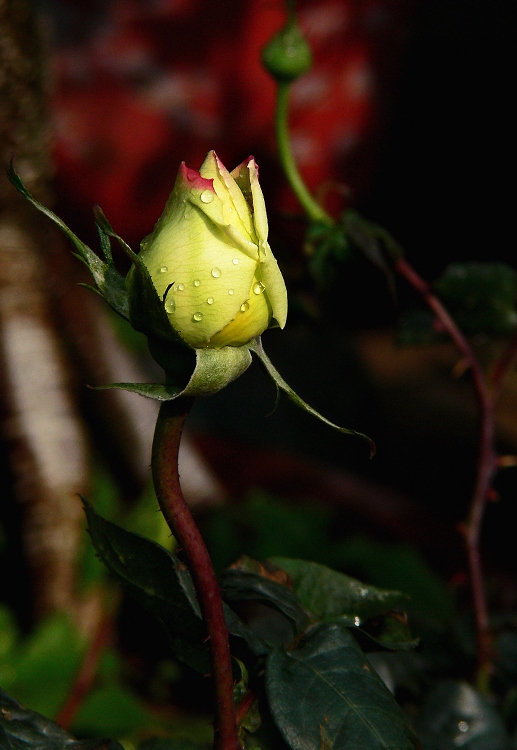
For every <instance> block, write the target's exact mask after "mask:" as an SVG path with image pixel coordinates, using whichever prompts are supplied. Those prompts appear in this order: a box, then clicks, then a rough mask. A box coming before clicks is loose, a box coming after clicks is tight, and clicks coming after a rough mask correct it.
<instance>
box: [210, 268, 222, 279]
mask: <svg viewBox="0 0 517 750" xmlns="http://www.w3.org/2000/svg"><path fill="white" fill-rule="evenodd" d="M220 275H221V269H220V268H212V276H213V277H214V279H218V278H219V276H220Z"/></svg>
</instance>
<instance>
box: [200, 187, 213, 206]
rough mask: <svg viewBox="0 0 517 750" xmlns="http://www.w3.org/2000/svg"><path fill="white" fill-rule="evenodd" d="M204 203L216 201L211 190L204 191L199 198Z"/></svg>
mask: <svg viewBox="0 0 517 750" xmlns="http://www.w3.org/2000/svg"><path fill="white" fill-rule="evenodd" d="M199 197H200V198H201V200H202V202H203V203H212V201H213V200H214V194H213V193H212V191H211V190H203V192H202V193H201V195H200V196H199Z"/></svg>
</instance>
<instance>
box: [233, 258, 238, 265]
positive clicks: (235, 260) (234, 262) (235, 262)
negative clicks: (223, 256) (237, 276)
mask: <svg viewBox="0 0 517 750" xmlns="http://www.w3.org/2000/svg"><path fill="white" fill-rule="evenodd" d="M232 263H233V265H234V266H238V265H239V259H238V258H234V259H233V260H232Z"/></svg>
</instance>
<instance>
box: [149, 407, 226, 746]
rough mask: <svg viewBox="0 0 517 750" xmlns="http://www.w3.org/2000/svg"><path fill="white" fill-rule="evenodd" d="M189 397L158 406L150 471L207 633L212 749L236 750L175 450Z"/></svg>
mask: <svg viewBox="0 0 517 750" xmlns="http://www.w3.org/2000/svg"><path fill="white" fill-rule="evenodd" d="M191 406H192V399H189V398H178V399H176V400H174V401H166V402H165V403H164V404H162V406H161V408H160V413H159V415H158V421H157V423H156V430H155V433H154V440H153V452H152V470H153V481H154V487H155V490H156V496H157V498H158V502H159V503H160V508H161V510H162V513H163V515H164V517H165V520H166V521H167V523H168V525H169V527H170V529H171V531H172V533H173V534H174V536H175V537H176V539H177V541H178V544H179V546H180V547H181V548H182V549H183V550H184V552H185V555H186V557H187V560H188V565H189V570H190V573H191V575H192V579H193V581H194V585H195V587H196V592H197V595H198V598H199V602H200V605H201V609H202V612H203V616H204V619H205V623H206V626H207V630H208V638H209V642H210V649H211V654H212V674H213V678H214V682H215V694H216V712H215V713H216V715H215V736H214V748H215V750H237V748H238V747H239V743H238V739H237V722H236V717H235V704H234V699H233V677H232V664H231V656H230V647H229V644H228V630H227V628H226V623H225V620H224V612H223V604H222V600H221V593H220V590H219V586H218V584H217V580H216V577H215V572H214V568H213V566H212V562H211V560H210V557H209V554H208V551H207V549H206V546H205V543H204V541H203V538H202V537H201V534H200V532H199V529H198V528H197V525H196V523H195V521H194V519H193V518H192V515H191V513H190V511H189V509H188V508H187V505H186V503H185V500H184V499H183V495H182V492H181V487H180V482H179V474H178V452H179V445H180V439H181V433H182V431H183V424H184V422H185V418H186V416H187V414H188V412H189V410H190V407H191Z"/></svg>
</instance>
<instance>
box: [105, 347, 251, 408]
mask: <svg viewBox="0 0 517 750" xmlns="http://www.w3.org/2000/svg"><path fill="white" fill-rule="evenodd" d="M250 364H251V354H250V352H249V348H248V346H224V347H223V348H222V349H196V365H195V368H194V372H193V373H192V375H191V376H190V380H189V381H188V383H187V385H186V386H185V387H184V388H181V387H178V386H175V385H170V384H165V385H163V384H159V383H111V384H110V385H101V386H97V387H96V388H95V390H107V389H109V388H119V389H121V390H124V391H131V392H132V393H138V394H139V395H140V396H146V397H147V398H154V399H156V400H157V401H172V400H174V399H175V398H178V397H179V396H210V395H211V394H212V393H217V391H220V390H221V389H222V388H224V387H225V386H226V385H228V383H231V382H232V380H235V379H236V378H238V377H239V375H242V373H243V372H245V371H246V370H247V369H248V367H249V366H250Z"/></svg>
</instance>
